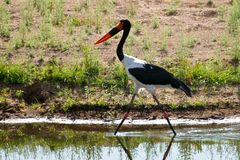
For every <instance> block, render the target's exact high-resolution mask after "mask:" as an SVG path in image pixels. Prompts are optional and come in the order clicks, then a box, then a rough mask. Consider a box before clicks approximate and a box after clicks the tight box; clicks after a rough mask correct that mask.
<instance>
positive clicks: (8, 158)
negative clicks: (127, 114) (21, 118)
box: [0, 124, 240, 160]
mask: <svg viewBox="0 0 240 160" xmlns="http://www.w3.org/2000/svg"><path fill="white" fill-rule="evenodd" d="M95 129H96V128H92V129H89V127H88V129H85V128H83V127H82V126H80V125H60V124H58V125H56V124H55V125H54V124H18V125H12V124H11V125H10V124H4V125H3V124H2V125H0V159H1V160H25V159H27V160H32V159H34V160H59V159H64V160H75V159H76V160H127V159H133V160H161V159H164V158H166V159H168V160H240V124H234V125H210V126H206V127H186V128H184V127H182V128H176V131H177V133H178V135H177V136H176V137H175V138H174V137H172V133H171V131H170V130H169V129H168V128H167V129H164V130H163V129H161V130H149V128H148V129H144V130H143V131H139V130H138V131H122V132H119V134H118V136H117V137H116V136H113V130H112V129H110V131H106V130H105V131H96V130H95ZM94 130H95V131H94Z"/></svg>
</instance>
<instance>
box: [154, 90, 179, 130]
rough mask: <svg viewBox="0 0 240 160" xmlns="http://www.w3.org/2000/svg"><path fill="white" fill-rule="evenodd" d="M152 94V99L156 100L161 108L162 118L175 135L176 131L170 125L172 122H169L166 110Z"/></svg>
mask: <svg viewBox="0 0 240 160" xmlns="http://www.w3.org/2000/svg"><path fill="white" fill-rule="evenodd" d="M152 96H153V99H154V100H155V101H156V102H157V104H158V106H159V107H160V108H161V110H162V112H163V116H164V118H165V119H166V120H167V122H168V125H169V126H170V128H171V130H172V131H173V134H174V135H176V134H177V133H176V132H175V130H174V129H173V126H172V124H171V122H170V120H169V118H168V113H167V112H166V111H164V109H163V108H162V107H161V105H160V103H159V101H158V99H157V97H156V96H155V95H154V94H152Z"/></svg>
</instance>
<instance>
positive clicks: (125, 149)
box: [116, 137, 132, 160]
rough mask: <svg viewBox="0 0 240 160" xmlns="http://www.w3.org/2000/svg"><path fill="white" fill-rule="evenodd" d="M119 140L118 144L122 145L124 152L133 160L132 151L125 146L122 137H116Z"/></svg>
mask: <svg viewBox="0 0 240 160" xmlns="http://www.w3.org/2000/svg"><path fill="white" fill-rule="evenodd" d="M116 138H117V141H118V143H119V144H120V145H121V147H122V149H123V150H124V152H125V153H126V154H127V157H128V159H129V160H132V156H131V153H130V151H129V150H128V149H127V148H126V147H125V146H124V144H123V142H122V139H121V138H120V137H116Z"/></svg>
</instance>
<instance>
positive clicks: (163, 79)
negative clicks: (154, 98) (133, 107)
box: [122, 54, 191, 97]
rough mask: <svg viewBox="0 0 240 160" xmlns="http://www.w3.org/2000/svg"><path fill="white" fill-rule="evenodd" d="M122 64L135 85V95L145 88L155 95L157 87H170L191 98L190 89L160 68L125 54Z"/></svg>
mask: <svg viewBox="0 0 240 160" xmlns="http://www.w3.org/2000/svg"><path fill="white" fill-rule="evenodd" d="M122 63H123V65H124V67H125V69H126V71H127V74H128V76H129V78H130V79H131V80H133V82H134V83H135V93H137V92H138V90H139V89H140V88H145V89H146V90H147V91H149V92H150V93H151V94H155V91H156V89H157V88H158V87H165V86H171V87H173V88H176V89H181V90H183V91H184V92H185V93H186V95H188V96H190V97H191V90H190V88H189V87H188V86H187V85H185V84H184V83H183V82H182V81H181V80H179V79H177V78H176V77H174V76H173V74H171V73H169V72H168V71H167V70H165V69H164V68H162V67H159V66H156V65H153V64H148V63H147V62H146V61H143V60H140V59H137V58H135V57H132V56H128V55H126V54H124V59H123V60H122ZM128 64H130V65H128Z"/></svg>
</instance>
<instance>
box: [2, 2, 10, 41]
mask: <svg viewBox="0 0 240 160" xmlns="http://www.w3.org/2000/svg"><path fill="white" fill-rule="evenodd" d="M9 23H10V14H9V12H8V11H7V10H6V5H5V4H4V3H0V36H2V37H7V38H8V37H9V36H10V24H9Z"/></svg>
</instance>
